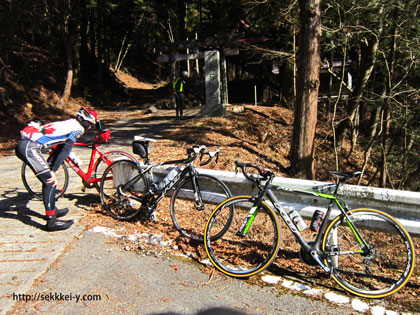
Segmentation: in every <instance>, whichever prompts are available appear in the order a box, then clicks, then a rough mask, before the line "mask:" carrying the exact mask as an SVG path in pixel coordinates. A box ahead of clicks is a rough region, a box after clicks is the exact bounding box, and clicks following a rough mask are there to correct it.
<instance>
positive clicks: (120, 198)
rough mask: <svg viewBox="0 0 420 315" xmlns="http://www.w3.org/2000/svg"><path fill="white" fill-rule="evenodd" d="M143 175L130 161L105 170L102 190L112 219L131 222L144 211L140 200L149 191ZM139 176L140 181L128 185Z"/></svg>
mask: <svg viewBox="0 0 420 315" xmlns="http://www.w3.org/2000/svg"><path fill="white" fill-rule="evenodd" d="M139 174H141V168H140V167H139V166H137V164H136V163H134V162H133V161H130V160H121V161H117V162H114V163H112V164H111V165H110V166H108V168H107V169H106V170H105V172H104V174H103V176H102V180H101V188H100V197H101V203H102V206H103V208H104V209H105V210H106V211H107V212H108V214H109V215H111V216H112V217H114V218H116V219H119V220H130V219H132V218H134V217H135V216H136V215H137V214H138V213H139V212H140V211H142V203H141V202H140V201H139V200H138V198H139V197H140V196H141V195H143V194H144V193H145V192H147V191H148V189H149V185H148V181H147V179H146V177H145V176H144V175H141V176H138V175H139ZM136 176H138V179H137V180H136V181H135V182H133V183H131V184H130V185H128V183H129V182H130V181H131V180H132V179H133V178H135V177H136Z"/></svg>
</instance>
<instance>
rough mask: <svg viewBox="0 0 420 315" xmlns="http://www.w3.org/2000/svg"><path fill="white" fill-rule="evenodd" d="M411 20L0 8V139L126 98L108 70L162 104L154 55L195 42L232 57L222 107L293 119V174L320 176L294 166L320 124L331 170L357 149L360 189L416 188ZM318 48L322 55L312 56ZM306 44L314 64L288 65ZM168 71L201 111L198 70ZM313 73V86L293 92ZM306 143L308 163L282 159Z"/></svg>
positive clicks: (398, 11)
mask: <svg viewBox="0 0 420 315" xmlns="http://www.w3.org/2000/svg"><path fill="white" fill-rule="evenodd" d="M305 11H306V14H307V15H304V14H302V13H303V12H305ZM419 14H420V5H419V4H418V1H415V0H404V1H398V0H373V1H371V0H369V1H368V0H366V1H365V0H359V1H349V0H335V1H333V0H322V1H321V0H299V1H297V0H296V1H295V0H286V1H277V0H244V1H239V0H193V1H186V0H168V1H159V0H119V1H117V0H114V1H111V0H65V1H62V0H19V1H18V0H7V1H1V2H0V119H1V122H0V124H1V127H2V135H1V141H2V142H5V143H9V142H10V138H11V136H10V135H11V134H18V130H19V129H21V128H22V127H23V126H24V125H25V124H26V123H27V122H28V121H29V120H30V119H33V118H34V117H44V118H48V117H50V115H56V114H57V113H59V112H62V111H65V109H66V108H67V104H68V103H69V102H71V101H72V100H74V99H76V100H78V101H79V103H80V100H84V101H85V102H88V103H89V104H93V105H94V106H95V107H97V108H100V107H101V106H105V104H107V103H109V101H110V100H111V99H113V98H116V97H124V96H125V95H127V91H126V89H124V88H123V86H122V85H121V84H120V82H119V81H118V79H117V75H116V74H117V73H118V72H124V73H129V74H130V75H131V76H133V77H136V78H138V79H139V80H140V81H144V82H155V83H159V86H160V87H161V92H162V93H164V94H165V93H166V94H167V95H169V94H170V93H169V90H170V82H171V79H172V78H171V76H170V68H169V66H168V63H159V62H157V57H158V56H159V54H161V53H162V52H163V50H162V47H164V45H166V44H168V43H175V42H176V43H179V42H181V43H186V42H187V41H190V42H191V41H196V42H200V48H199V49H200V50H209V49H218V50H220V51H222V52H223V51H224V48H226V47H234V48H237V49H239V54H238V55H234V56H226V65H227V74H228V86H229V102H230V103H240V104H243V103H253V102H254V94H253V91H254V87H256V91H257V95H258V104H259V106H265V107H270V108H272V107H280V108H287V109H289V110H291V111H294V120H295V124H294V125H295V130H294V135H293V139H292V140H291V141H292V142H293V143H292V144H291V145H290V152H289V153H288V158H289V159H290V160H291V163H290V168H289V174H290V175H291V176H295V177H303V178H311V177H312V178H317V176H316V172H317V169H316V168H314V167H312V166H311V167H310V168H309V173H308V172H299V170H296V169H294V168H293V165H294V159H300V160H301V161H303V162H304V164H305V161H306V164H308V165H311V164H313V163H312V161H313V159H314V157H315V156H317V155H322V154H326V153H325V152H323V151H320V148H317V149H315V146H314V144H315V140H314V139H312V140H311V137H299V135H302V133H305V132H308V130H306V131H305V130H304V129H299V130H298V129H297V128H296V126H297V125H301V126H302V125H303V126H304V127H307V128H309V133H310V132H311V129H312V131H313V133H314V135H315V131H314V130H313V129H315V128H320V126H321V124H320V122H323V123H322V126H323V128H324V129H325V128H326V129H325V130H326V131H327V132H326V133H325V137H326V139H327V140H328V144H329V147H328V150H329V151H330V152H333V154H334V159H333V161H334V164H335V165H334V166H333V165H329V167H330V168H334V167H335V168H340V167H341V166H342V164H344V162H343V161H344V160H347V161H348V160H350V159H351V158H353V160H354V155H355V152H356V151H357V152H359V153H361V155H360V156H361V157H358V159H359V163H358V166H359V167H360V168H361V169H362V170H363V172H365V173H366V175H367V180H366V184H369V185H375V186H379V187H390V188H394V189H407V190H413V191H420V163H419V154H420V153H419V145H420V143H419V129H420V124H419V123H418V121H419V118H420V106H419V96H420V75H419V69H420V60H419V58H418V56H419V55H420V43H419V39H420V36H419V34H420V18H419ZM317 18H318V20H317ZM317 21H318V22H320V23H319V25H317V24H316V23H317ZM306 27H307V28H308V30H312V31H314V33H309V35H308V34H307V33H305V32H304V31H303V30H304V29H305V28H306ZM305 34H306V36H308V37H304V35H305ZM311 36H312V37H311ZM206 39H216V43H217V44H214V41H209V42H206ZM316 40H318V41H319V47H316V46H311V43H313V42H314V41H316ZM313 47H315V48H314V49H312V51H309V54H311V53H312V57H315V59H313V58H312V59H310V60H311V61H312V62H305V60H302V59H299V58H301V57H302V55H303V53H302V52H303V51H304V49H305V48H306V49H308V48H309V50H310V49H311V48H313ZM182 52H184V53H188V52H189V51H187V50H185V51H182ZM194 52H196V51H194ZM176 66H177V71H178V72H179V71H180V70H184V69H188V71H189V73H190V77H189V82H188V83H189V85H190V87H191V88H190V91H189V92H190V97H189V104H188V106H199V105H200V104H202V102H203V101H204V100H203V93H202V86H203V84H202V82H203V72H204V70H203V66H204V65H203V60H202V59H199V60H190V61H182V62H177V64H176ZM311 70H314V73H315V74H318V77H317V78H315V79H314V78H312V79H311V80H310V81H305V79H302V80H303V81H301V83H299V82H300V81H299V80H300V78H299V74H302V73H303V72H305V73H309V72H310V71H311ZM302 82H303V83H302ZM308 91H309V92H311V93H312V94H311V95H312V96H310V95H309V94H310V93H309V94H308ZM305 93H306V94H305ZM302 95H306V96H307V98H306V101H307V104H306V105H307V106H308V107H302V106H301V105H302V103H304V97H303V98H302ZM313 95H316V97H315V98H314V96H313ZM311 97H312V98H311ZM302 99H303V101H302ZM81 103H83V102H81ZM159 105H160V106H168V105H167V104H166V105H165V104H159ZM308 110H309V111H308ZM309 112H311V113H312V114H311V115H314V114H315V119H314V120H313V121H312V122H310V121H309V123H308V122H307V119H308V117H309V116H310V115H308V113H309ZM297 121H300V122H299V124H297V123H296V122H297ZM317 122H318V124H317ZM295 134H297V136H295ZM316 136H317V135H315V137H316ZM305 141H306V143H305ZM12 142H13V141H12ZM305 147H308V148H309V153H306V156H303V157H302V156H300V157H299V156H295V155H294V154H293V150H294V148H296V150H297V151H299V150H300V149H303V151H304V149H305ZM8 149H10V147H9V148H8ZM317 150H318V151H317ZM301 151H302V150H301ZM305 158H306V159H307V160H305ZM295 162H296V161H295Z"/></svg>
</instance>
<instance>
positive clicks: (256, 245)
mask: <svg viewBox="0 0 420 315" xmlns="http://www.w3.org/2000/svg"><path fill="white" fill-rule="evenodd" d="M236 167H237V168H240V169H241V170H242V172H243V174H244V175H245V177H246V178H247V179H248V180H250V181H251V182H252V183H254V185H256V186H257V187H258V193H256V194H255V195H253V196H235V197H232V198H230V199H227V200H226V201H224V202H223V203H221V204H220V205H218V206H217V208H216V209H215V210H214V211H213V213H212V214H211V216H210V218H209V220H208V222H207V224H206V228H205V232H204V238H205V248H206V251H207V253H208V256H209V258H210V260H211V262H212V263H213V264H214V266H215V267H216V268H217V269H218V270H220V271H221V272H223V273H225V274H227V275H230V276H233V277H249V276H252V275H255V274H257V273H259V272H261V271H263V270H264V269H266V268H267V267H269V266H270V265H271V264H272V262H273V261H274V259H275V258H276V256H277V253H278V251H279V247H280V242H281V230H280V224H279V220H278V216H280V217H281V218H282V219H283V221H284V222H285V225H286V226H287V228H288V229H290V231H291V232H292V233H293V235H294V237H295V238H296V240H297V241H298V243H299V244H300V246H301V249H300V253H299V254H300V258H301V260H302V261H304V262H305V263H306V264H309V265H312V266H320V267H321V268H322V269H323V270H324V271H325V272H327V273H329V274H330V275H331V277H332V278H333V279H334V280H335V281H336V282H337V283H338V284H339V285H340V286H342V287H343V288H344V289H345V290H347V291H349V292H351V293H353V294H355V295H359V296H363V297H367V298H380V297H384V296H387V295H390V294H392V293H394V292H396V291H398V290H399V289H401V288H402V287H403V286H404V285H405V284H407V282H408V280H409V278H410V276H411V275H412V273H413V270H414V263H415V251H414V245H413V242H412V240H411V238H410V235H409V234H408V233H407V231H406V230H405V229H404V227H403V226H402V225H401V224H400V223H399V222H398V221H397V220H396V219H394V218H393V217H392V216H390V215H389V214H386V213H385V212H383V211H379V210H374V209H365V208H363V209H349V208H348V207H347V205H346V204H345V202H344V201H343V200H339V199H337V192H338V189H339V187H340V185H341V184H342V183H343V182H345V181H346V180H347V179H350V178H353V177H356V176H359V175H360V174H361V172H330V173H331V174H333V175H335V176H337V177H338V182H337V183H331V184H329V186H330V187H332V188H333V190H334V192H333V193H322V192H318V191H307V190H300V189H290V188H285V187H280V186H276V185H273V184H272V180H273V179H274V177H275V175H274V173H273V172H271V171H270V170H267V169H265V170H263V169H261V168H259V167H258V166H257V165H255V164H251V163H240V162H236ZM314 190H315V189H314ZM274 191H281V192H284V193H292V194H303V195H308V196H311V197H315V199H317V200H319V199H325V200H326V203H327V204H328V207H327V210H326V213H325V216H324V217H323V218H322V217H321V218H322V219H321V220H320V222H319V229H318V230H317V231H316V230H315V231H314V232H313V233H316V236H315V239H314V240H310V241H307V240H305V239H304V238H303V236H302V233H301V232H300V231H299V229H298V226H299V224H297V225H295V223H294V221H292V218H291V217H289V215H288V214H287V213H286V210H285V208H286V207H284V206H283V205H282V204H281V203H280V202H279V200H278V199H277V197H276V196H275V195H274ZM232 207H233V211H234V215H233V216H232V214H231V212H232ZM221 227H222V228H223V231H224V233H223V234H222V235H220V229H221ZM215 234H218V238H214V237H213V236H214V235H215ZM310 235H313V234H310ZM306 238H308V237H306Z"/></svg>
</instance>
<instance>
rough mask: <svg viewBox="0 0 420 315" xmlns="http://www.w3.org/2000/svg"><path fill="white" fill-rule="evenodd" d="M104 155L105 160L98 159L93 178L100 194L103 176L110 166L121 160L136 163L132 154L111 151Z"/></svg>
mask: <svg viewBox="0 0 420 315" xmlns="http://www.w3.org/2000/svg"><path fill="white" fill-rule="evenodd" d="M104 155H105V156H104V158H98V159H97V160H96V162H95V164H96V166H95V171H94V173H93V177H94V179H95V180H94V182H93V185H94V187H95V189H96V190H97V191H98V192H100V183H101V179H102V176H103V174H104V172H105V170H106V169H107V167H108V166H109V165H111V164H112V163H113V162H116V161H120V160H131V161H133V162H135V161H136V159H135V158H134V157H133V156H132V155H131V154H129V153H127V152H124V151H109V152H106V153H104Z"/></svg>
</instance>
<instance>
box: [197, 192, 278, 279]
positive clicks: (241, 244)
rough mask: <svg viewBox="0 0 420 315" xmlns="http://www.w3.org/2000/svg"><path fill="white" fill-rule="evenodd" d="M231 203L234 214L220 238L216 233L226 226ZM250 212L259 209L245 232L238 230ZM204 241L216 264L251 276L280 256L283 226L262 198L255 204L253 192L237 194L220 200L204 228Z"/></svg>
mask: <svg viewBox="0 0 420 315" xmlns="http://www.w3.org/2000/svg"><path fill="white" fill-rule="evenodd" d="M230 207H233V208H234V215H233V219H232V222H231V224H230V225H229V228H228V229H227V231H225V233H224V234H223V235H222V236H221V237H219V238H218V239H214V235H215V234H217V233H219V231H220V230H221V229H223V228H224V227H225V226H226V220H228V217H229V215H230V214H229V213H230V211H231V210H230V209H229V208H230ZM250 213H256V216H255V219H254V221H253V222H252V224H251V226H250V228H249V230H248V231H247V233H246V234H245V236H239V235H238V232H239V231H240V230H241V228H243V224H244V222H245V220H246V219H247V217H248V215H249V214H250ZM204 240H205V242H204V245H205V248H206V251H207V254H208V256H209V259H210V261H211V262H212V263H213V265H214V266H215V267H216V268H217V269H218V270H220V271H221V272H223V273H225V274H227V275H229V276H233V277H249V276H252V275H255V274H257V273H259V272H261V271H263V270H264V269H266V268H268V267H269V266H270V265H271V263H272V262H273V261H274V259H275V258H276V256H277V252H278V251H279V248H280V243H281V228H280V224H279V221H278V219H277V216H276V214H275V212H274V211H273V210H272V209H271V208H270V207H269V206H268V205H267V204H266V203H265V202H261V204H260V205H259V206H258V208H254V200H253V197H251V196H237V197H233V198H231V199H228V200H226V201H224V202H223V203H221V204H220V205H219V206H217V208H216V209H215V210H214V211H213V213H212V214H211V216H210V218H209V220H208V222H207V225H206V228H205V232H204Z"/></svg>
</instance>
